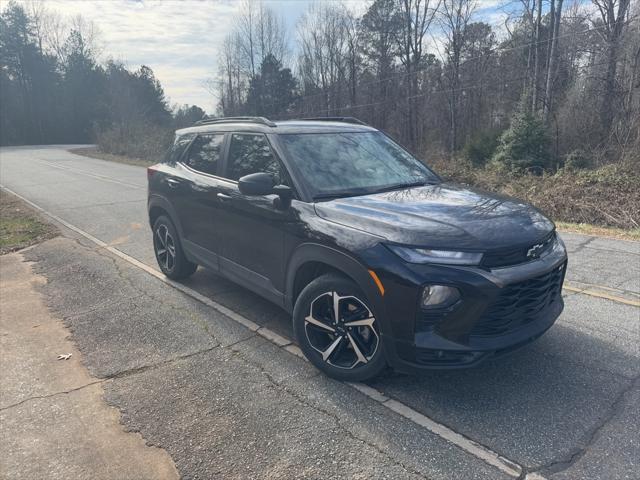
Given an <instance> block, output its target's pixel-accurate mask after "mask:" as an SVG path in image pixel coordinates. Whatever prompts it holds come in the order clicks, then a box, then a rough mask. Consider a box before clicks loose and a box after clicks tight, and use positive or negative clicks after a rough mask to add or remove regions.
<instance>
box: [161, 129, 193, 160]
mask: <svg viewBox="0 0 640 480" xmlns="http://www.w3.org/2000/svg"><path fill="white" fill-rule="evenodd" d="M194 137H195V134H189V133H187V134H186V135H176V138H175V139H174V140H173V145H171V148H170V149H169V151H168V152H167V155H166V156H165V159H164V162H165V163H176V162H177V161H178V160H180V157H181V156H182V154H183V153H184V150H185V148H187V145H189V143H191V140H193V138H194Z"/></svg>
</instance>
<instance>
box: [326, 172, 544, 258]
mask: <svg viewBox="0 0 640 480" xmlns="http://www.w3.org/2000/svg"><path fill="white" fill-rule="evenodd" d="M315 208H316V213H317V214H318V215H319V216H320V217H322V218H324V219H326V220H329V221H332V222H335V223H338V224H341V225H345V226H348V227H351V228H356V229H359V230H362V231H364V232H368V233H371V234H373V235H376V236H378V237H382V238H384V239H386V240H387V241H389V242H392V243H399V244H405V245H412V246H424V247H432V248H443V249H445V248H446V249H451V250H454V249H470V250H485V251H486V250H494V249H498V248H501V247H506V246H514V245H525V244H529V243H535V242H536V241H538V240H540V239H541V238H542V237H544V236H546V235H547V234H549V233H550V232H551V231H552V230H553V229H554V225H553V223H552V222H551V221H549V220H548V219H547V218H546V217H545V216H544V215H543V214H542V213H540V211H538V210H537V209H536V208H534V207H532V206H531V205H528V204H526V203H524V202H520V201H518V200H515V199H512V198H509V197H504V196H500V195H495V194H490V193H487V192H482V191H480V190H474V189H469V188H464V187H461V186H458V185H454V184H449V183H441V184H437V185H426V186H422V187H414V188H407V189H403V190H394V191H391V192H383V193H376V194H371V195H363V196H358V197H347V198H341V199H335V200H331V201H327V202H320V203H316V204H315Z"/></svg>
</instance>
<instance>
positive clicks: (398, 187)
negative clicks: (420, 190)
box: [374, 180, 435, 193]
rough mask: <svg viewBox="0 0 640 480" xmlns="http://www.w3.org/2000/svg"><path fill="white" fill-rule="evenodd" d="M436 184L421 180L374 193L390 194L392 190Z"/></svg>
mask: <svg viewBox="0 0 640 480" xmlns="http://www.w3.org/2000/svg"><path fill="white" fill-rule="evenodd" d="M434 183H435V182H433V181H430V180H419V181H417V182H407V183H396V184H394V185H387V186H386V187H382V188H378V189H377V190H375V192H374V193H382V192H390V191H392V190H401V189H403V188H411V187H423V186H425V185H427V184H429V185H433V184H434Z"/></svg>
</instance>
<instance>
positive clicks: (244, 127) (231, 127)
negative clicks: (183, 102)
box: [176, 120, 377, 135]
mask: <svg viewBox="0 0 640 480" xmlns="http://www.w3.org/2000/svg"><path fill="white" fill-rule="evenodd" d="M376 131H377V130H376V129H375V128H373V127H370V126H368V125H364V124H358V123H350V122H341V121H324V120H283V121H276V122H269V123H261V122H255V121H243V120H238V121H237V122H236V121H225V122H221V123H210V124H204V125H194V126H193V127H188V128H183V129H180V130H177V131H176V134H177V135H184V134H187V133H206V132H250V133H273V134H286V133H348V132H349V133H350V132H376Z"/></svg>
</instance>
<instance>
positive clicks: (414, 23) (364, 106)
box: [0, 0, 640, 235]
mask: <svg viewBox="0 0 640 480" xmlns="http://www.w3.org/2000/svg"><path fill="white" fill-rule="evenodd" d="M503 8H504V11H505V12H506V13H507V20H506V27H507V28H503V25H502V24H500V25H498V24H490V23H487V19H488V18H489V17H488V16H487V15H486V11H485V12H484V13H483V11H482V9H481V6H479V4H478V2H473V1H472V0H442V1H440V2H435V1H430V0H406V1H400V0H371V1H370V2H369V4H368V5H367V7H366V9H365V10H364V11H363V12H362V14H361V15H356V14H355V13H354V12H353V11H352V10H350V9H349V8H348V7H347V6H345V5H344V4H341V3H340V2H316V3H313V4H311V5H310V6H309V9H308V11H307V12H305V13H304V14H303V15H302V17H301V18H300V19H299V22H298V26H297V28H296V29H294V30H290V31H288V29H287V27H286V23H285V22H284V20H283V19H282V18H280V17H278V15H277V14H276V13H275V12H274V11H273V10H272V9H271V8H270V7H269V4H268V3H261V2H259V1H252V2H250V1H247V2H245V3H244V4H243V8H242V9H241V11H240V12H239V14H238V16H237V18H236V21H235V22H234V23H233V27H232V28H231V31H230V32H229V34H228V36H227V37H226V39H225V40H224V42H222V43H221V44H220V45H219V46H218V52H219V58H218V59H217V60H218V61H217V66H218V71H217V73H216V75H215V76H214V78H212V79H210V81H209V83H208V85H209V89H210V90H211V92H212V93H213V94H215V97H216V98H217V99H218V101H219V103H218V105H217V110H216V112H215V114H216V115H224V116H233V115H264V116H267V117H269V118H272V119H289V118H305V117H315V116H318V117H323V116H354V117H357V118H359V119H361V120H363V121H365V122H367V123H369V124H371V125H373V126H375V127H377V128H380V129H382V130H384V131H386V132H388V133H389V134H390V135H392V136H393V137H394V138H396V139H397V140H398V141H400V142H401V143H402V144H403V145H405V146H406V147H407V148H409V149H410V150H412V151H413V152H415V153H416V154H417V156H418V157H421V158H423V159H424V160H425V161H426V162H427V163H428V164H429V165H432V166H433V167H434V169H435V170H436V171H437V172H439V173H440V174H442V176H444V177H445V178H449V179H452V180H455V181H458V182H462V183H466V184H468V185H471V186H476V187H480V188H484V189H487V190H491V191H497V192H501V193H505V194H508V195H512V196H515V197H519V198H523V199H526V200H528V201H530V202H531V203H533V204H534V205H536V206H537V207H539V208H540V209H542V210H543V211H545V212H546V213H547V214H549V215H550V216H551V217H552V218H554V219H555V220H556V221H560V222H568V223H572V224H585V225H589V224H591V225H595V226H597V227H610V228H617V229H623V230H626V231H628V232H634V231H637V230H638V229H639V228H640V197H639V193H638V190H640V189H639V188H638V185H640V173H639V172H640V153H638V152H640V20H639V17H640V2H633V3H632V2H631V1H630V0H589V1H588V2H576V3H570V4H564V5H563V0H531V1H528V2H519V3H513V2H505V5H504V6H503ZM407 19H408V20H410V21H405V20H407ZM0 26H1V27H2V28H0V52H1V53H2V54H1V55H0V102H1V104H2V106H3V108H2V109H0V144H2V145H13V144H38V143H96V144H97V147H96V148H95V149H85V150H82V151H81V152H79V153H82V154H85V155H89V156H94V157H97V158H103V159H107V160H113V161H121V162H125V163H134V164H139V165H146V164H148V163H154V162H156V161H158V160H159V159H160V158H161V157H162V156H163V155H164V152H165V150H166V149H167V147H168V146H169V145H170V143H171V141H172V137H173V131H174V130H175V129H177V128H182V127H185V126H189V125H192V124H193V122H195V121H196V120H199V119H200V118H202V117H203V115H204V114H205V112H204V110H202V109H201V108H200V107H198V106H195V105H183V106H170V105H169V102H168V100H167V99H166V98H165V95H164V91H163V88H162V85H161V84H160V82H159V80H158V79H157V78H156V77H155V75H154V73H153V71H152V70H151V69H150V68H148V67H146V66H141V67H140V68H138V69H136V70H132V69H130V68H128V67H126V66H125V64H124V63H122V62H118V61H114V60H112V59H108V60H106V61H104V60H101V58H104V54H103V52H102V50H103V49H102V48H101V42H100V35H99V33H98V32H99V30H98V27H99V26H97V25H92V24H90V23H88V22H86V21H84V20H83V19H82V18H79V17H76V18H73V19H65V18H64V17H62V16H61V15H60V14H58V13H57V12H55V10H52V9H51V8H49V7H48V6H46V5H45V4H44V2H33V3H30V4H23V3H16V2H14V1H11V2H9V3H8V4H7V6H6V7H5V8H4V10H3V11H2V13H1V15H0ZM434 37H437V38H438V39H440V40H439V41H440V44H439V45H438V46H437V48H435V47H434V46H433V45H432V44H431V42H430V39H432V38H434ZM288 38H289V39H290V38H295V40H296V41H295V42H290V41H288V40H287V39H288ZM293 43H295V44H296V45H297V47H296V50H295V51H291V45H292V44H293ZM212 63H213V59H212ZM630 235H632V233H630Z"/></svg>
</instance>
